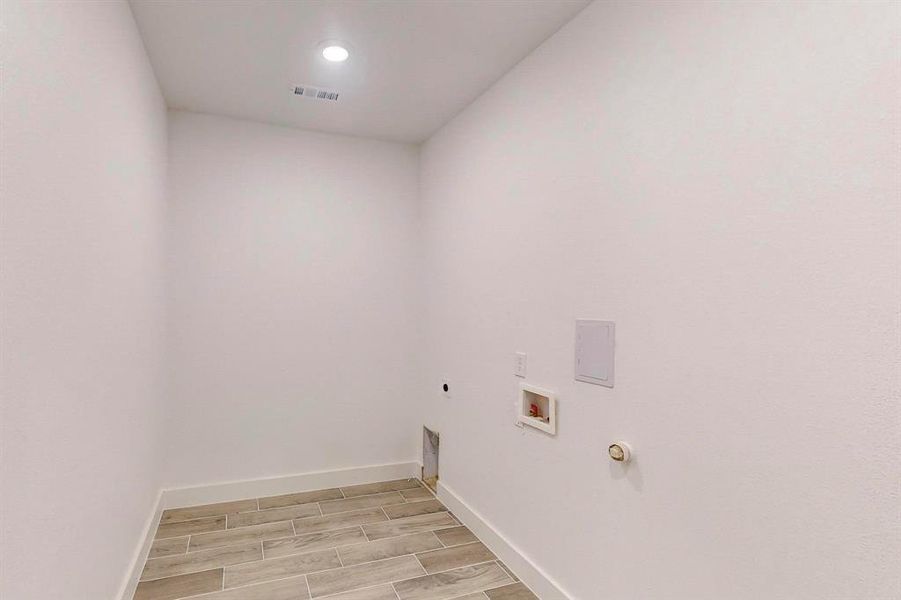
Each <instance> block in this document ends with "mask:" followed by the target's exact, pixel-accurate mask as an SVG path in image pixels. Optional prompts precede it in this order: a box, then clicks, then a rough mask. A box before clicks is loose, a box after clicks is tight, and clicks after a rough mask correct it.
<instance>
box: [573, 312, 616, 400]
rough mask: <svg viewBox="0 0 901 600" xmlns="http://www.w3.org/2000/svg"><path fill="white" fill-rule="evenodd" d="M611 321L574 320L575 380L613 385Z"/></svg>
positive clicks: (612, 332)
mask: <svg viewBox="0 0 901 600" xmlns="http://www.w3.org/2000/svg"><path fill="white" fill-rule="evenodd" d="M615 333H616V326H615V324H614V323H613V321H595V320H591V319H577V320H576V381H584V382H585V383H593V384H595V385H603V386H605V387H611V388H612V387H613V353H614V349H615V338H616V336H615Z"/></svg>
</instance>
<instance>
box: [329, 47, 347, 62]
mask: <svg viewBox="0 0 901 600" xmlns="http://www.w3.org/2000/svg"><path fill="white" fill-rule="evenodd" d="M348 56H350V53H349V52H348V51H347V48H345V47H344V46H338V45H330V46H326V47H325V48H323V49H322V58H324V59H325V60H327V61H329V62H344V61H345V60H347V57H348Z"/></svg>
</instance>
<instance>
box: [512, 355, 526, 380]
mask: <svg viewBox="0 0 901 600" xmlns="http://www.w3.org/2000/svg"><path fill="white" fill-rule="evenodd" d="M513 374H514V375H516V376H517V377H525V376H526V353H525V352H517V353H516V354H514V355H513Z"/></svg>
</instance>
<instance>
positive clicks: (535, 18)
mask: <svg viewBox="0 0 901 600" xmlns="http://www.w3.org/2000/svg"><path fill="white" fill-rule="evenodd" d="M587 4H588V0H415V1H414V0H346V1H345V0H328V1H326V0H303V1H301V0H295V1H291V0H275V1H261V0H256V1H244V0H228V1H224V0H220V1H215V2H214V1H187V0H132V1H131V6H132V9H133V11H134V15H135V18H136V20H137V22H138V27H139V28H140V31H141V35H142V37H143V38H144V44H145V45H146V47H147V51H148V53H149V55H150V60H151V62H152V63H153V67H154V70H155V71H156V75H157V78H158V79H159V83H160V86H161V87H162V90H163V95H164V96H165V98H166V102H167V103H168V105H169V106H170V107H171V108H176V109H183V110H191V111H197V112H204V113H211V114H218V115H225V116H230V117H237V118H242V119H251V120H255V121H264V122H268V123H276V124H280V125H290V126H295V127H302V128H305V129H314V130H319V131H328V132H333V133H342V134H350V135H358V136H366V137H375V138H381V139H388V140H397V141H405V142H420V141H422V140H425V139H427V138H428V137H429V136H430V135H431V134H432V133H433V132H435V131H436V130H437V129H438V128H439V127H441V126H442V125H443V124H444V123H446V122H447V121H449V120H450V119H451V118H452V117H453V116H454V115H455V114H456V113H457V112H459V111H460V110H461V109H462V108H464V107H465V106H466V105H468V104H469V103H470V102H472V101H473V100H474V99H475V98H476V97H477V96H478V95H479V94H481V93H482V92H483V91H485V90H486V89H487V88H488V87H489V86H490V85H491V84H492V83H494V82H495V81H496V80H497V79H499V78H500V77H501V76H502V75H503V74H504V73H506V72H507V71H508V70H509V69H510V68H511V67H513V65H515V64H516V63H517V62H519V60H521V59H522V58H523V57H525V56H526V55H527V54H528V53H529V52H531V51H532V50H533V49H534V48H536V47H537V46H538V45H539V44H541V42H543V41H544V40H545V39H547V38H548V37H549V36H550V35H551V34H553V33H554V32H555V31H556V30H557V29H558V28H560V26H561V25H563V24H564V23H566V22H567V21H568V20H569V19H571V18H572V17H573V16H575V14H576V13H577V12H579V11H580V10H581V9H582V8H584V7H585V5H587ZM326 40H338V41H341V42H343V43H344V45H346V46H347V47H348V48H349V49H350V52H351V55H350V58H349V59H348V60H347V61H346V62H344V63H328V62H327V61H325V60H324V59H323V58H322V57H321V54H320V52H319V51H318V49H319V47H320V44H321V43H322V42H323V41H326ZM296 85H309V86H315V87H319V88H322V89H326V90H329V91H337V92H339V94H340V95H339V97H338V100H337V101H336V102H331V101H327V100H317V99H314V98H306V97H301V96H297V95H295V94H294V93H293V89H294V86H296Z"/></svg>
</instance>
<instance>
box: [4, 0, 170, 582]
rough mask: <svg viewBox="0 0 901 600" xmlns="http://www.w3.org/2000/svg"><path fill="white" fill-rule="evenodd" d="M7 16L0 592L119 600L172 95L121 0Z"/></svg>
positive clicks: (139, 514)
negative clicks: (162, 87)
mask: <svg viewBox="0 0 901 600" xmlns="http://www.w3.org/2000/svg"><path fill="white" fill-rule="evenodd" d="M0 14H2V22H3V25H2V28H3V31H2V43H3V51H2V54H3V57H2V62H3V94H2V121H3V122H2V127H3V131H2V161H0V169H2V201H0V204H2V206H0V238H2V242H0V256H2V269H0V277H2V279H0V282H2V285H0V288H2V303H0V312H2V317H0V323H2V332H0V353H2V361H0V364H2V373H0V380H2V392H0V395H2V433H0V437H2V490H0V497H2V500H0V504H2V515H0V519H2V533H0V565H2V567H0V568H2V576H0V597H3V598H4V600H26V599H35V598H41V599H56V598H60V599H62V598H65V599H67V600H72V599H77V600H87V599H100V598H112V597H114V595H115V594H116V593H117V591H118V588H119V586H120V584H121V582H122V578H123V576H124V574H125V572H126V570H127V568H128V565H129V562H130V560H131V559H132V556H133V553H134V551H135V545H136V543H137V541H138V540H139V539H140V536H141V535H142V533H143V528H144V526H145V522H146V520H147V518H148V516H149V515H150V514H151V512H152V508H153V505H154V502H155V500H156V498H157V493H158V491H159V488H160V484H161V478H160V467H161V460H160V458H161V454H162V447H161V446H162V445H161V443H160V440H159V439H158V434H159V428H158V420H159V416H160V414H161V412H162V404H161V402H162V397H163V382H164V379H163V377H164V374H163V367H162V343H163V330H164V329H163V323H164V320H163V310H164V305H165V295H164V289H163V273H164V259H165V253H164V249H163V244H164V233H165V191H166V190H165V169H166V112H165V106H164V104H163V100H162V98H161V96H160V94H159V91H158V89H157V85H156V80H155V78H154V75H153V72H152V71H151V68H150V65H149V63H148V61H147V58H146V56H145V54H144V48H143V45H142V43H141V40H140V38H139V37H138V33H137V29H136V27H135V24H134V21H133V19H132V16H131V12H130V10H129V8H128V5H127V4H125V3H124V2H78V3H72V2H68V3H67V2H27V1H21V0H4V2H3V3H2V13H0Z"/></svg>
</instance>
